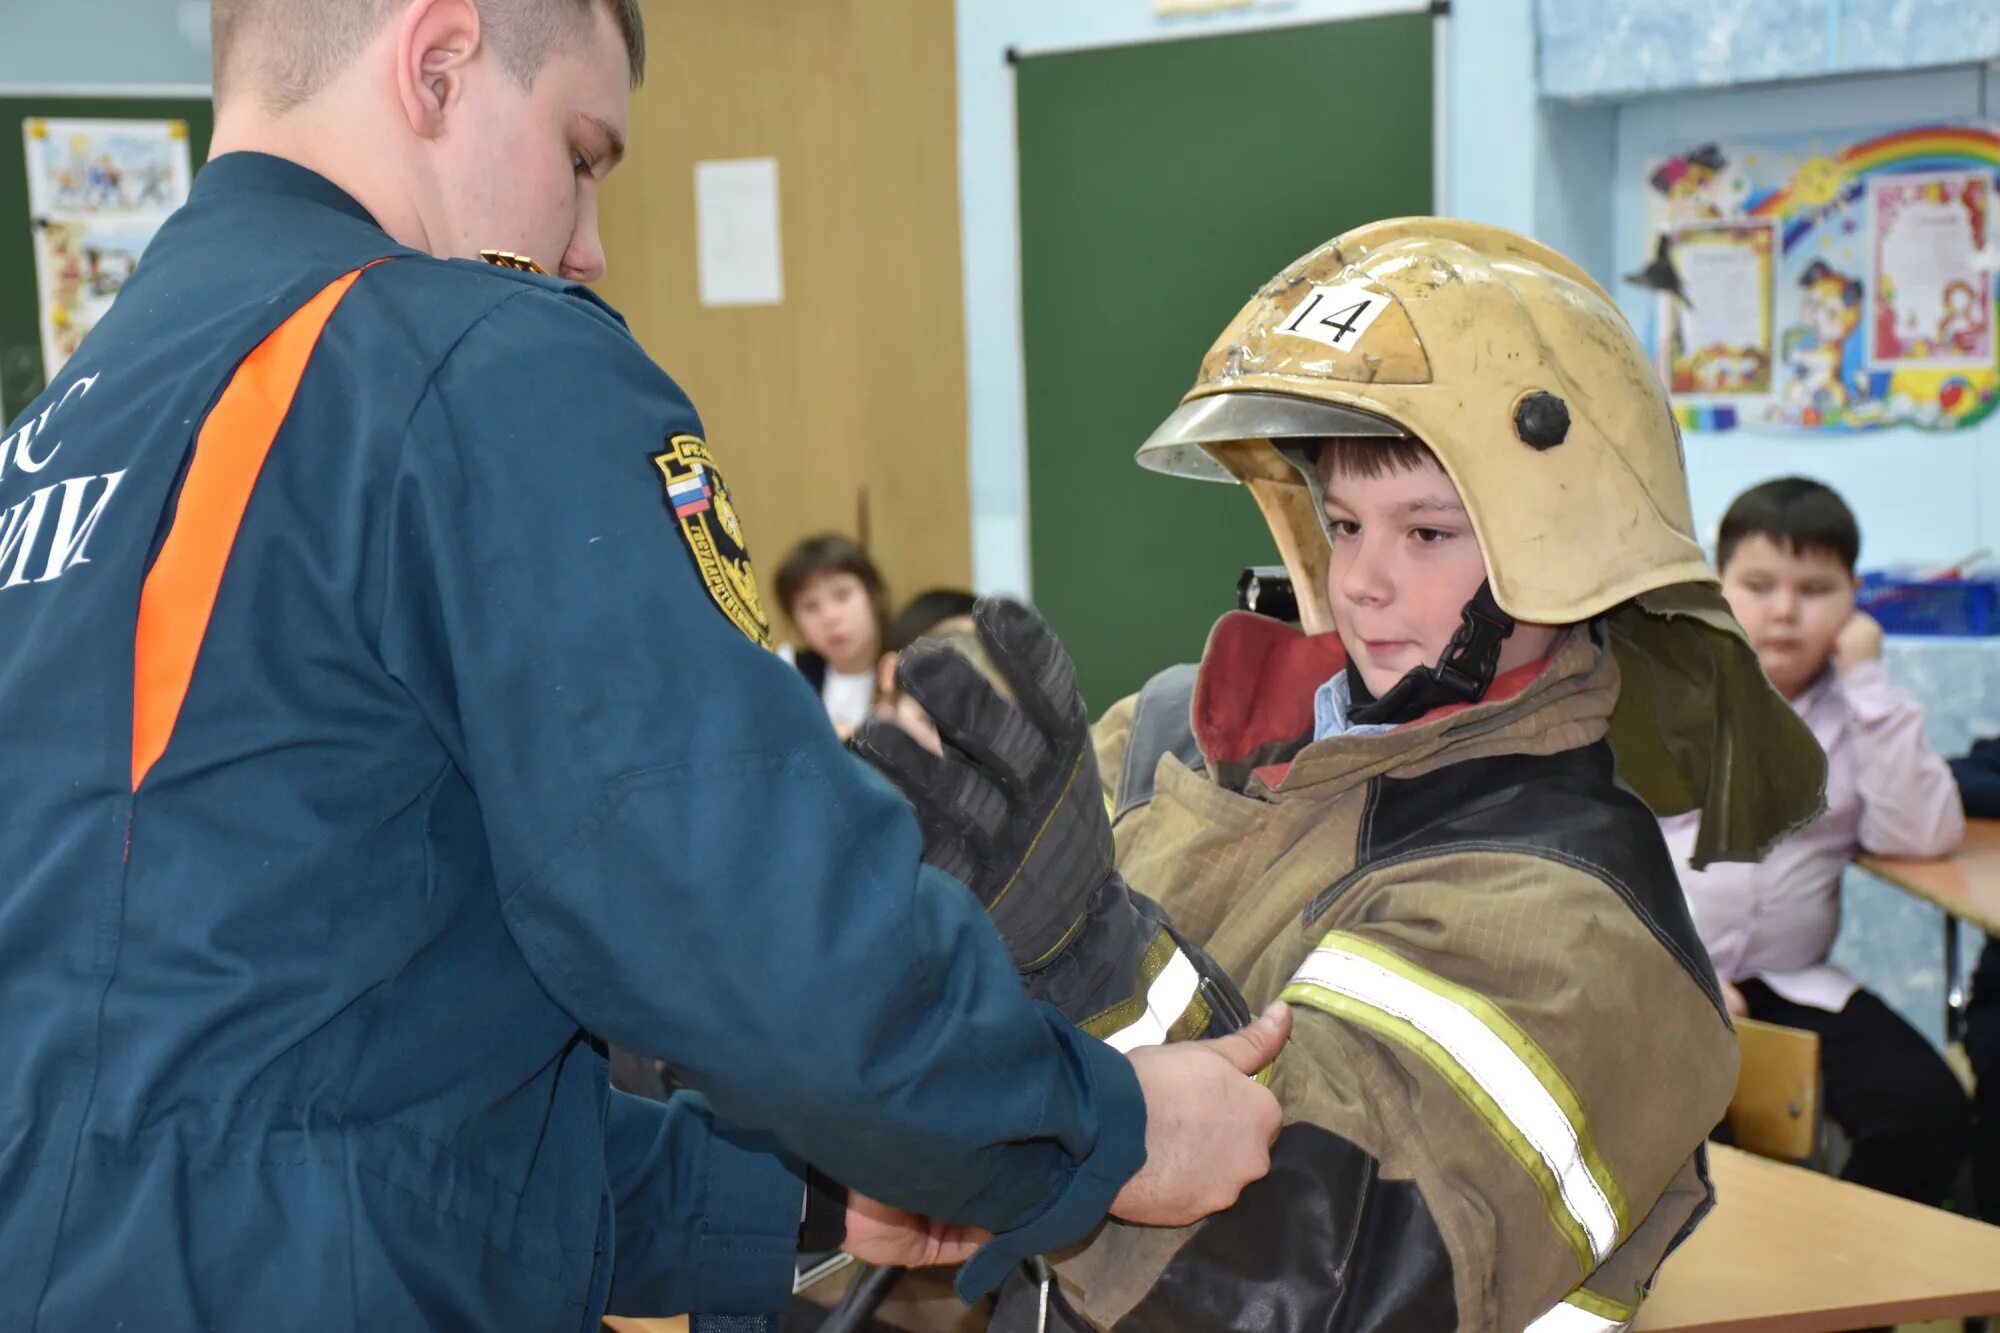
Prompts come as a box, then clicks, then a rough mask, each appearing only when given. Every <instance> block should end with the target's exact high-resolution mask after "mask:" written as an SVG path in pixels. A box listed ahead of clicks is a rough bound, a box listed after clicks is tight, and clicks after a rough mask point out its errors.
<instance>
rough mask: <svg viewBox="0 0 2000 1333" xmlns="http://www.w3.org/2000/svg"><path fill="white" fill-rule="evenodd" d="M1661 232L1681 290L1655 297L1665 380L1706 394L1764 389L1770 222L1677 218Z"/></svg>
mask: <svg viewBox="0 0 2000 1333" xmlns="http://www.w3.org/2000/svg"><path fill="white" fill-rule="evenodd" d="M1669 234H1670V236H1671V238H1672V253H1673V255H1674V257H1675V262H1676V263H1677V264H1678V266H1679V270H1680V280H1681V289H1682V292H1683V293H1684V298H1683V299H1676V298H1674V297H1669V296H1662V297H1661V308H1660V315H1661V321H1662V326H1663V327H1664V328H1665V330H1666V336H1665V338H1664V339H1663V340H1662V342H1663V344H1664V347H1665V349H1666V354H1665V356H1664V358H1663V364H1662V365H1661V368H1660V369H1661V373H1662V374H1663V375H1665V376H1666V380H1667V384H1668V386H1669V387H1670V388H1671V390H1672V391H1673V392H1674V393H1676V394H1683V395H1696V394H1699V395H1703V396H1705V397H1708V398H1711V399H1713V398H1726V397H1745V396H1748V397H1755V396H1761V395H1765V394H1768V393H1770V392H1771V263H1772V258H1773V253H1774V246H1775V237H1774V235H1773V232H1772V229H1771V225H1770V224H1769V223H1768V222H1719V221H1718V222H1684V223H1680V224H1678V225H1676V226H1674V227H1673V228H1672V229H1671V231H1670V233H1669Z"/></svg>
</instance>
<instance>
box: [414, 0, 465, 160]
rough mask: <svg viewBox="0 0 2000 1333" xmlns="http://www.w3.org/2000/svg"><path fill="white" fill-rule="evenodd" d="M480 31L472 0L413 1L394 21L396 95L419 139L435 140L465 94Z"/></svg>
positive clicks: (442, 131)
mask: <svg viewBox="0 0 2000 1333" xmlns="http://www.w3.org/2000/svg"><path fill="white" fill-rule="evenodd" d="M482 40H483V33H482V31H481V29H480V23H479V10H478V7H477V6H475V5H474V4H473V3H472V0H416V3H414V4H412V5H410V6H409V7H408V8H407V9H405V10H404V11H403V14H402V17H401V18H399V19H397V20H396V28H395V53H396V94H397V96H398V98H400V99H401V101H402V104H403V115H404V116H405V117H406V118H407V119H408V120H409V123H410V128H411V129H412V130H413V131H415V132H416V134H417V135H418V137H420V138H424V139H435V138H437V137H438V136H439V135H441V134H443V133H444V127H445V121H446V119H447V118H448V116H449V115H450V113H451V112H452V111H453V110H454V109H456V108H457V106H458V105H459V103H460V102H461V100H462V99H463V97H464V92H465V71H466V67H467V66H468V65H470V64H471V63H472V61H473V59H474V57H476V56H477V55H478V54H479V49H480V43H481V41H482Z"/></svg>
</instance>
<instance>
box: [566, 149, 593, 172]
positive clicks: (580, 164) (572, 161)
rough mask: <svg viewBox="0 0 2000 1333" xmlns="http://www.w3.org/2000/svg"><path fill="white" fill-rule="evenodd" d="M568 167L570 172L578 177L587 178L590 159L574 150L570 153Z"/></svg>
mask: <svg viewBox="0 0 2000 1333" xmlns="http://www.w3.org/2000/svg"><path fill="white" fill-rule="evenodd" d="M569 165H570V170H572V171H574V172H575V173H576V174H577V175H579V176H588V175H589V174H590V159H589V158H587V157H585V156H584V155H583V154H582V153H579V152H577V151H575V150H574V149H572V150H571V151H570V155H569Z"/></svg>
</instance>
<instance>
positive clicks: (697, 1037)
mask: <svg viewBox="0 0 2000 1333" xmlns="http://www.w3.org/2000/svg"><path fill="white" fill-rule="evenodd" d="M384 259H386V260H388V261H389V262H386V263H379V264H375V265H374V266H373V267H367V266H368V265H370V264H371V262H372V261H376V260H384ZM700 432H701V426H700V423H699V422H698V420H697V419H696V416H695V413H694V410H693V408H692V407H691V406H690V405H689V403H688V400H687V399H686V398H685V397H684V396H683V395H682V394H681V392H680V390H679V389H678V388H677V387H676V386H675V385H674V384H673V383H672V382H671V381H670V380H669V379H668V378H667V376H666V375H664V374H663V373H661V371H660V370H659V369H658V368H657V367H655V366H654V365H653V364H652V363H651V362H649V361H648V360H647V359H646V357H645V355H644V354H643V353H642V352H641V350H640V349H639V347H638V345H637V344H636V343H635V342H634V340H633V339H632V338H631V336H630V335H629V334H628V333H627V332H626V330H625V328H624V325H623V324H622V322H621V321H620V320H619V319H618V318H617V316H616V315H615V314H613V313H611V312H610V311H609V310H608V308H606V307H604V306H602V305H600V304H598V303H597V302H596V301H595V299H594V298H592V297H591V296H589V294H588V293H586V292H584V291H582V290H581V289H577V288H573V287H570V286H569V285H567V284H564V283H561V282H558V281H556V280H553V279H546V278H541V277H537V276H533V275H527V274H517V273H509V272H504V271H502V270H500V269H497V268H494V267H491V266H488V265H483V264H478V263H472V262H466V261H450V262H445V261H440V260H437V259H434V258H432V257H429V256H427V255H422V254H418V253H415V252H412V251H409V250H406V249H402V248H400V247H398V246H397V245H396V244H395V243H394V242H392V241H391V240H390V239H389V237H388V236H387V235H386V234H385V233H384V232H383V231H382V230H381V229H380V228H379V227H377V226H376V225H375V224H374V223H373V222H372V221H371V220H370V219H369V217H368V215H367V214H366V213H365V212H364V211H363V210H362V209H361V208H360V206H358V205H357V204H356V203H355V202H354V201H353V200H352V199H350V198H348V197H347V196H346V195H345V194H343V193H342V192H341V191H339V190H338V189H336V188H335V187H334V186H332V185H331V184H329V183H328V182H327V181H325V180H324V179H322V178H320V177H319V176H316V175H314V174H313V173H311V172H308V171H306V170H304V169H303V168H301V167H298V166H295V165H293V164H291V163H288V162H284V161H281V160H279V159H276V158H270V157H264V156H261V155H256V154H234V155H229V156H225V157H222V158H219V159H217V160H216V161H215V162H213V163H212V164H210V165H209V167H208V168H207V169H206V170H205V171H204V172H203V173H202V175H201V178H200V180H199V181H198V182H197V184H196V187H195V191H194V197H193V199H192V201H191V202H190V203H189V205H188V206H187V207H186V208H185V209H184V210H183V211H182V212H181V213H179V214H178V215H177V216H176V217H175V218H174V219H172V220H171V221H170V222H169V223H168V224H167V225H166V227H165V228H164V229H163V230H162V231H161V232H160V234H159V236H158V238H157V239H156V240H155V241H154V243H153V245H152V247H151V248H150V250H149V251H148V253H147V255H146V257H145V260H144V262H143V263H142V264H141V265H140V267H139V270H138V272H137V274H136V275H135V276H134V277H133V278H132V280H131V281H130V282H129V283H128V284H127V286H126V287H125V289H124V291H123V293H122V294H121V295H120V297H119V299H118V301H117V304H116V306H115V307H114V308H113V309H112V310H111V311H110V313H109V314H108V315H107V317H106V318H105V319H104V321H103V322H102V324H100V325H99V327H98V328H97V329H96V331H95V332H93V333H92V335H91V336H90V338H89V339H88V340H87V341H86V343H85V344H84V346H83V348H82V350H81V351H80V353H79V354H78V355H77V356H76V357H75V358H74V359H73V360H72V361H71V362H70V363H69V364H68V366H67V367H65V368H64V370H63V371H62V373H61V374H60V375H59V376H58V377H57V378H56V380H55V382H54V383H52V384H51V385H50V386H49V389H48V391H47V393H45V394H44V395H43V396H42V398H41V399H40V400H39V401H37V402H36V403H34V404H33V405H32V406H30V407H29V408H28V410H27V413H26V415H24V416H22V417H21V418H20V419H19V420H17V421H16V422H14V423H13V424H12V427H11V429H10V431H9V433H8V434H7V435H6V436H5V437H4V439H3V440H0V1068H4V1069H5V1073H6V1077H5V1078H4V1079H0V1329H6V1330H9V1333H31V1331H33V1330H43V1331H44V1333H53V1331H56V1330H60V1331H62V1333H67V1331H68V1330H91V1331H92V1333H98V1331H100V1330H108V1329H113V1328H119V1327H123V1328H147V1329H160V1330H167V1329H174V1330H180V1329H204V1330H207V1329H244V1330H257V1331H258V1333H272V1331H274V1330H283V1329H366V1330H370V1333H381V1331H383V1330H403V1329H409V1330H417V1329H426V1330H428V1329H477V1330H482V1331H484V1330H501V1329H507V1330H531V1329H586V1328H595V1326H596V1321H597V1317H598V1315H599V1313H600V1312H602V1311H604V1310H605V1309H606V1308H607V1306H608V1308H609V1309H610V1310H612V1311H613V1312H625V1313H652V1314H660V1313H668V1312H674V1311H682V1310H695V1311H704V1310H706V1311H721V1312H731V1311H736V1312H756V1311H761V1310H775V1309H777V1308H779V1307H780V1306H781V1305H782V1304H783V1303H784V1300H785V1297H786V1294H787V1292H788V1291H789V1285H790V1277H791V1266H792V1259H793V1253H792V1251H793V1248H794V1243H795V1240H796V1234H797V1228H798V1223H799V1215H800V1204H801V1186H800V1168H799V1166H798V1163H799V1162H800V1161H802V1160H803V1161H811V1162H813V1163H815V1164H816V1165H818V1166H819V1167H820V1168H821V1169H823V1170H825V1171H826V1172H828V1173H829V1174H830V1175H832V1176H834V1177H835V1178H837V1179H840V1180H843V1181H845V1182H847V1183H849V1184H850V1185H852V1186H854V1187H855V1188H858V1189H861V1190H863V1191H865V1192H868V1193H871V1194H874V1195H876V1196H878V1197H880V1198H882V1199H885V1200H887V1201H890V1202H893V1203H896V1204H900V1205H903V1206H906V1207H909V1208H912V1209H916V1210H919V1211H922V1212H925V1213H927V1214H930V1215H933V1216H940V1217H945V1218H951V1219H956V1220H961V1221H966V1222H971V1223H975V1224H978V1225H980V1226H983V1227H986V1228H989V1229H991V1230H994V1231H996V1232H998V1233H1000V1236H999V1239H998V1240H996V1242H995V1243H994V1244H993V1245H991V1246H989V1247H988V1248H987V1250H986V1251H985V1252H983V1253H982V1255H981V1256H980V1257H979V1258H978V1259H976V1260H975V1261H974V1264H973V1265H971V1266H969V1267H968V1270H967V1272H966V1273H965V1275H964V1285H965V1286H966V1287H967V1288H969V1289H976V1288H982V1287H985V1286H987V1285H990V1284H991V1282H993V1281H995V1280H997V1278H998V1276H999V1275H1000V1274H1001V1272H1003V1271H1004V1269H1005V1267H1006V1265H1007V1264H1008V1263H1009V1262H1010V1261H1011V1260H1012V1259H1014V1258H1018V1257H1021V1256H1024V1255H1026V1254H1028V1253H1032V1252H1035V1251H1038V1250H1042V1249H1046V1248H1049V1247H1051V1246H1054V1245H1059V1244H1062V1243H1066V1242H1068V1241H1070V1240H1073V1239H1075V1238H1076V1237H1078V1236H1080V1235H1081V1234H1082V1233H1084V1232H1085V1231H1086V1230H1087V1229H1088V1228H1089V1227H1090V1226H1091V1225H1092V1224H1093V1223H1094V1222H1095V1220H1096V1219H1097V1218H1098V1217H1099V1216H1100V1215H1101V1214H1102V1213H1103V1211H1104V1209H1105V1208H1106V1207H1107V1206H1108V1204H1109V1202H1110V1199H1111V1197H1112V1196H1113V1194H1114V1193H1115V1192H1116V1190H1117V1188H1118V1187H1119V1186H1120V1185H1121V1184H1122V1183H1123V1182H1124V1180H1125V1179H1126V1178H1127V1177H1128V1176H1129V1175H1130V1174H1131V1173H1132V1171H1134V1170H1135V1169H1136V1168H1137V1166H1138V1165H1139V1163H1140V1161H1141V1159H1142V1157H1143V1152H1144V1148H1143V1141H1144V1123H1143V1122H1144V1108H1143V1105H1142V1103H1141V1102H1140V1100H1139V1096H1138V1089H1137V1085H1136V1083H1135V1081H1134V1080H1133V1077H1132V1073H1131V1069H1130V1066H1129V1065H1128V1064H1127V1063H1126V1062H1125V1060H1124V1058H1123V1057H1122V1056H1119V1055H1117V1054H1115V1053H1114V1052H1112V1051H1110V1050H1109V1048H1106V1047H1103V1046H1101V1045H1100V1044H1099V1043H1097V1042H1095V1041H1093V1040H1091V1039H1090V1038H1088V1037H1084V1036H1082V1035H1081V1034H1080V1033H1078V1032H1077V1031H1075V1030H1074V1029H1072V1028H1070V1027H1069V1026H1068V1025H1067V1024H1065V1023H1063V1022H1062V1021H1061V1020H1060V1019H1059V1018H1058V1017H1056V1016H1055V1015H1054V1013H1053V1012H1052V1011H1048V1010H1044V1009H1040V1008H1037V1007H1036V1006H1034V1005H1032V1004H1031V1003H1030V1002H1029V1001H1028V1000H1027V999H1026V998H1025V996H1024V994H1023V992H1022V990H1021V987H1020V986H1019V984H1018V982H1017V981H1016V978H1015V976H1014V974H1013V971H1012V968H1011V966H1010V964H1009V961H1008V958H1007V954H1006V951H1005V950H1004V949H1003V948H1002V947H1001V945H1000V943H999V940H998V938H997V937H996V936H995V935H994V933H993V931H992V929H991V928H990V926H989V925H988V923H987V921H986V919H985V917H984V915H983V914H982V912H981V911H980V909H979V906H978V904H977V903H976V902H975V901H974V900H973V898H972V896H971V895H970V894H969V893H967V892H966V891H965V890H964V888H963V887H962V886H960V885H959V884H957V883H956V882H954V881H952V880H950V879H948V878H946V877H944V876H942V875H940V874H939V873H937V872H936V871H933V870H930V869H928V868H924V867H922V866H920V864H919V854H920V847H919V840H920V839H919V833H918V830H917V826H916V823H915V821H914V820H913V818H912V817H911V816H910V814H909V813H908V811H907V808H906V807H905V806H904V804H903V802H902V801H901V800H900V798H899V797H898V796H897V795H896V794H895V793H894V792H893V790H892V789H890V788H889V787H888V786H887V785H886V784H885V783H884V782H882V781H881V780H880V779H878V778H877V777H876V776H875V775H874V774H873V773H872V772H871V771H869V770H868V769H867V768H866V767H865V766H864V765H862V764H860V763H859V762H858V761H856V760H854V759H853V758H852V757H851V756H849V755H848V754H847V753H846V752H845V751H843V750H842V749H841V748H840V746H839V745H838V744H837V743H836V742H835V740H834V737H833V735H832V734H831V732H830V730H829V729H828V727H827V725H826V721H825V717H824V715H823V713H822V712H821V709H820V705H819V701H818V700H817V699H816V698H814V697H813V694H812V691H811V690H809V689H808V688H807V687H806V686H805V685H804V683H803V682H802V681H801V680H800V679H799V677H798V675H797V673H796V672H794V671H793V670H792V669H791V668H790V667H788V666H786V665H785V664H784V663H783V662H781V661H779V660H778V659H777V658H776V657H775V656H773V655H771V654H770V653H768V652H766V651H765V650H764V649H763V648H762V647H760V646H758V644H756V643H755V642H753V641H752V639H751V638H750V637H748V636H746V634H745V633H744V632H742V631H740V630H739V629H738V627H737V626H736V625H735V624H732V623H731V620H730V618H729V617H728V616H726V615H725V614H724V612H723V610H722V609H720V608H719V606H718V598H717V596H716V595H714V594H712V593H711V591H710V587H709V586H708V584H707V583H705V581H704V578H703V576H702V574H701V572H700V570H699V568H698V563H697V559H696V552H695V551H694V550H693V540H692V539H691V538H690V537H688V536H686V535H684V533H685V532H687V531H692V530H693V529H692V528H691V527H688V526H687V525H683V524H682V523H681V522H680V520H679V518H677V515H676V510H679V511H680V513H681V515H682V516H685V515H686V514H688V513H689V512H690V511H700V512H710V514H711V517H710V521H711V522H712V519H713V514H712V512H711V511H704V510H703V506H704V502H706V501H711V500H714V499H715V498H716V497H717V495H718V493H719V492H718V489H717V486H716V484H715V482H714V480H713V478H712V476H710V475H709V474H707V473H703V472H701V471H700V470H699V469H695V470H694V471H693V472H692V473H690V472H689V471H688V470H686V469H683V470H682V472H681V473H680V481H679V483H678V484H677V486H676V488H675V490H674V491H673V493H672V494H671V495H670V494H669V492H668V484H669V483H670V482H672V480H673V478H672V477H671V476H669V475H667V474H665V473H664V471H663V465H662V464H660V463H659V462H658V456H659V455H661V454H662V453H663V451H666V450H668V449H669V447H670V444H671V442H673V441H675V440H677V439H679V440H681V441H682V443H683V444H685V442H686V441H685V439H684V438H683V437H690V436H699V434H700ZM690 476H693V478H694V480H693V481H692V482H690V480H689V477H690ZM723 494H726V493H723ZM697 516H699V514H698V515H697ZM731 522H732V523H733V519H732V520H731ZM707 530H709V531H713V530H714V529H713V528H711V529H707ZM739 591H740V589H739ZM587 1034H594V1035H587ZM605 1040H608V1041H610V1042H614V1043H617V1044H619V1045H622V1046H625V1047H628V1048H630V1049H632V1050H635V1051H640V1052H645V1053H648V1054H652V1055H656V1056H658V1057H660V1058H662V1059H665V1060H667V1061H669V1062H671V1063H672V1065H673V1066H674V1067H675V1069H676V1071H677V1073H678V1074H679V1076H680V1078H681V1079H682V1080H683V1081H685V1082H686V1083H687V1084H688V1085H689V1086H691V1087H694V1088H698V1089H700V1090H701V1092H702V1094H703V1095H702V1096H699V1097H695V1096H683V1097H681V1098H680V1099H677V1100H676V1101H674V1102H672V1103H668V1104H664V1105H662V1104H656V1103H648V1102H642V1101H639V1100H637V1099H634V1098H629V1097H625V1096H623V1095H622V1094H620V1095H611V1094H608V1093H607V1090H606V1075H605V1061H604V1059H603V1056H602V1054H601V1045H602V1042H603V1041H605Z"/></svg>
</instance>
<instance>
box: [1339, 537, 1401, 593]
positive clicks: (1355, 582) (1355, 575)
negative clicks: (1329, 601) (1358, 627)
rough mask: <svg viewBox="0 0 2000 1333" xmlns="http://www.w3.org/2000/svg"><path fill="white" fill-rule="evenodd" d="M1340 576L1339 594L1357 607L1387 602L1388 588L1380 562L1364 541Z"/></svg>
mask: <svg viewBox="0 0 2000 1333" xmlns="http://www.w3.org/2000/svg"><path fill="white" fill-rule="evenodd" d="M1360 547H1361V549H1360V550H1358V551H1356V552H1355V553H1354V558H1353V559H1352V560H1351V561H1349V562H1348V565H1347V569H1346V570H1345V571H1344V572H1343V573H1342V574H1341V575H1340V593H1341V596H1343V597H1345V598H1346V599H1347V600H1348V601H1350V602H1352V603H1354V604H1355V605H1357V606H1380V605H1381V604H1383V603H1384V602H1387V601H1388V600H1389V596H1390V586H1389V580H1388V577H1387V575H1386V574H1385V573H1384V572H1383V568H1382V561H1381V559H1380V558H1379V557H1378V556H1377V555H1376V554H1375V552H1374V551H1373V550H1372V549H1371V547H1370V544H1369V543H1368V542H1367V541H1366V540H1365V539H1364V540H1363V541H1362V542H1361V543H1360Z"/></svg>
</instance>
